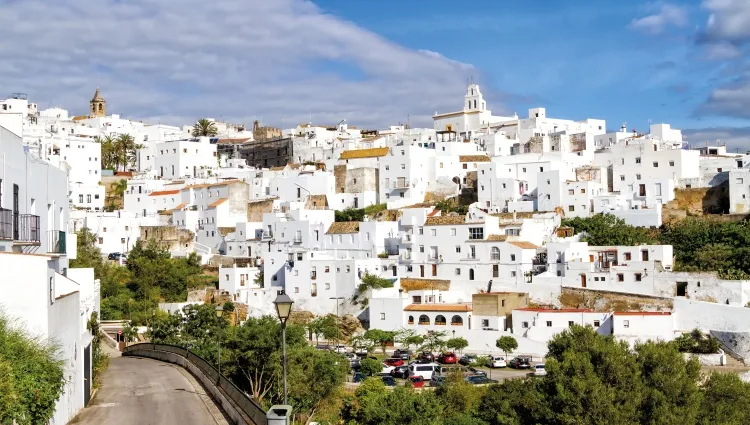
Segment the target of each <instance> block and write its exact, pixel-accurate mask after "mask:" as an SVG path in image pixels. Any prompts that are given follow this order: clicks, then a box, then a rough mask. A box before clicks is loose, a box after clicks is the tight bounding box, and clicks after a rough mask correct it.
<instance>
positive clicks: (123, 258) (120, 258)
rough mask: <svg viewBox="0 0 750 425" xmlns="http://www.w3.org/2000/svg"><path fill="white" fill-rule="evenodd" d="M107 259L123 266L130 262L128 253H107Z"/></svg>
mask: <svg viewBox="0 0 750 425" xmlns="http://www.w3.org/2000/svg"><path fill="white" fill-rule="evenodd" d="M107 260H110V261H114V262H117V263H118V264H119V265H121V266H125V265H127V264H128V254H123V253H119V252H110V253H109V255H107Z"/></svg>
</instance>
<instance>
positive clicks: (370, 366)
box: [359, 357, 383, 376]
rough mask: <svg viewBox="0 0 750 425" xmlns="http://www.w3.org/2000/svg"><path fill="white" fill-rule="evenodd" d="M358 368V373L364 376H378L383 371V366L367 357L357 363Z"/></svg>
mask: <svg viewBox="0 0 750 425" xmlns="http://www.w3.org/2000/svg"><path fill="white" fill-rule="evenodd" d="M359 367H360V368H359V371H360V372H362V373H363V374H364V375H365V376H373V375H378V374H380V372H382V371H383V364H382V363H380V362H379V361H378V360H375V359H371V358H369V357H367V358H364V359H362V361H360V362H359Z"/></svg>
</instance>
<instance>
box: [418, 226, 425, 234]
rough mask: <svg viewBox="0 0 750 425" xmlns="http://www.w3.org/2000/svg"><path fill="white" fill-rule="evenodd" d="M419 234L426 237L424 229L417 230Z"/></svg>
mask: <svg viewBox="0 0 750 425" xmlns="http://www.w3.org/2000/svg"><path fill="white" fill-rule="evenodd" d="M417 234H418V235H424V227H418V228H417Z"/></svg>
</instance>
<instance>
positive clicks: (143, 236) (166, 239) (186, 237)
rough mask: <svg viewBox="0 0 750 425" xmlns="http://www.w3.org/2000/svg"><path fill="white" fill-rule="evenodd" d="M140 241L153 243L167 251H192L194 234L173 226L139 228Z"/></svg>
mask: <svg viewBox="0 0 750 425" xmlns="http://www.w3.org/2000/svg"><path fill="white" fill-rule="evenodd" d="M140 230H141V233H140V240H142V241H144V242H148V241H151V240H153V241H155V242H156V243H157V244H158V245H159V246H160V247H162V248H164V249H167V250H169V251H181V252H191V251H194V248H193V242H194V241H195V234H194V233H193V232H191V231H190V230H187V229H178V228H177V227H173V226H141V228H140Z"/></svg>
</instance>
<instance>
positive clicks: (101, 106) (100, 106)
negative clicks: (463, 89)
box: [99, 102, 476, 112]
mask: <svg viewBox="0 0 750 425" xmlns="http://www.w3.org/2000/svg"><path fill="white" fill-rule="evenodd" d="M475 103H476V102H475ZM102 111H104V105H102V104H101V103H100V104H99V112H102Z"/></svg>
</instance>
